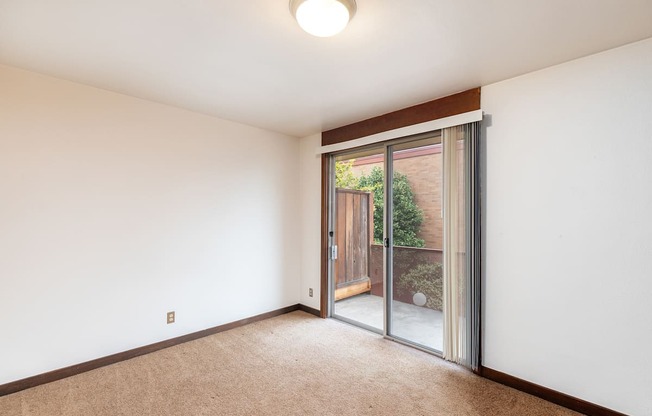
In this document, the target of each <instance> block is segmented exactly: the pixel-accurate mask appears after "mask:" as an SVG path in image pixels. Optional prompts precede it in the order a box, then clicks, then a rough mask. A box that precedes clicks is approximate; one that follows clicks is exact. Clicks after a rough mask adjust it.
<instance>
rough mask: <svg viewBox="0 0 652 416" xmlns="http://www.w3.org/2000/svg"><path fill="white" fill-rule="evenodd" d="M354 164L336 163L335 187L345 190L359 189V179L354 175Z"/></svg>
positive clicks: (347, 162) (352, 160) (350, 162)
mask: <svg viewBox="0 0 652 416" xmlns="http://www.w3.org/2000/svg"><path fill="white" fill-rule="evenodd" d="M353 162H355V159H351V160H348V161H346V162H335V187H336V188H344V189H359V185H358V178H357V177H356V176H355V175H354V174H353Z"/></svg>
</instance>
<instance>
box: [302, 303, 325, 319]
mask: <svg viewBox="0 0 652 416" xmlns="http://www.w3.org/2000/svg"><path fill="white" fill-rule="evenodd" d="M299 310H300V311H303V312H306V313H309V314H311V315H315V316H316V317H317V318H321V311H319V310H318V309H315V308H311V307H310V306H306V305H304V304H302V303H300V304H299Z"/></svg>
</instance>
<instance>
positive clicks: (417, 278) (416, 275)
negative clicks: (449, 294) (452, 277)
mask: <svg viewBox="0 0 652 416" xmlns="http://www.w3.org/2000/svg"><path fill="white" fill-rule="evenodd" d="M443 276H444V270H443V265H442V264H441V263H423V264H419V265H418V266H416V267H415V268H413V269H410V271H409V272H407V273H405V274H403V275H402V276H401V277H399V278H398V284H397V287H398V290H399V293H400V294H401V295H409V296H413V295H414V294H415V293H417V292H421V293H423V294H424V295H426V305H425V306H426V307H428V308H430V309H434V310H438V311H441V310H442V309H443V307H444V299H443V290H444V281H443Z"/></svg>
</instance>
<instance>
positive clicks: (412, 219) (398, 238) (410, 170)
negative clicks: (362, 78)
mask: <svg viewBox="0 0 652 416" xmlns="http://www.w3.org/2000/svg"><path fill="white" fill-rule="evenodd" d="M387 151H388V160H387V162H388V163H387V166H388V168H387V171H386V181H387V183H391V184H392V186H391V187H388V188H387V194H386V195H387V201H388V204H387V233H386V234H387V235H386V238H387V243H388V244H387V253H386V255H387V259H388V265H389V267H388V273H387V281H388V285H387V286H388V291H387V298H388V299H387V301H388V322H387V334H388V335H389V336H391V337H394V338H397V339H400V340H403V341H407V342H410V343H413V344H416V345H418V346H421V347H424V348H427V349H429V350H433V351H437V352H441V351H442V348H443V335H444V333H443V325H444V320H443V312H442V311H443V269H444V265H443V211H442V145H441V135H440V134H439V133H437V134H434V135H432V136H430V137H426V138H424V139H421V140H417V141H408V142H404V143H400V144H395V145H391V146H388V149H387Z"/></svg>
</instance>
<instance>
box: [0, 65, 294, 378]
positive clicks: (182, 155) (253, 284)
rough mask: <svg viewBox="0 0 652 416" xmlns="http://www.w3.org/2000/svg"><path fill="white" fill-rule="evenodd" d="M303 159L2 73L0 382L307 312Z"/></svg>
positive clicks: (207, 122)
mask: <svg viewBox="0 0 652 416" xmlns="http://www.w3.org/2000/svg"><path fill="white" fill-rule="evenodd" d="M298 161H299V139H297V138H291V137H287V136H283V135H280V134H276V133H272V132H268V131H264V130H260V129H256V128H252V127H248V126H244V125H240V124H236V123H232V122H229V121H224V120H219V119H216V118H212V117H208V116H203V115H199V114H195V113H191V112H188V111H184V110H181V109H178V108H173V107H167V106H164V105H159V104H155V103H151V102H147V101H143V100H139V99H135V98H131V97H127V96H123V95H119V94H114V93H110V92H107V91H103V90H98V89H94V88H90V87H86V86H82V85H78V84H74V83H70V82H66V81H61V80H57V79H53V78H49V77H45V76H41V75H38V74H34V73H30V72H25V71H21V70H17V69H13V68H10V67H5V66H0V198H1V201H2V202H1V203H0V230H1V232H0V311H1V316H2V319H0V340H1V341H0V384H3V383H6V382H10V381H13V380H17V379H21V378H24V377H28V376H32V375H35V374H39V373H43V372H45V371H49V370H53V369H56V368H60V367H64V366H68V365H72V364H76V363H79V362H83V361H86V360H90V359H94V358H98V357H101V356H105V355H108V354H112V353H116V352H120V351H123V350H127V349H130V348H134V347H138V346H142V345H146V344H150V343H153V342H156V341H160V340H164V339H168V338H172V337H174V336H178V335H182V334H186V333H189V332H193V331H197V330H201V329H204V328H208V327H212V326H215V325H220V324H224V323H227V322H232V321H234V320H237V319H241V318H245V317H250V316H253V315H256V314H259V313H263V312H267V311H270V310H274V309H278V308H281V307H284V306H288V305H292V304H296V303H298V302H299V287H300V282H299V271H300V258H299V255H298V254H297V253H299V250H300V244H299V242H298V239H299V237H300V233H299V227H300V225H299V224H298V223H297V221H296V219H297V218H298V217H299V202H300V200H299V190H298V189H299V179H298V178H299V175H298V173H299V169H298V168H299V162H298ZM170 310H175V311H176V313H177V323H176V324H174V325H166V323H165V314H166V312H167V311H170Z"/></svg>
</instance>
